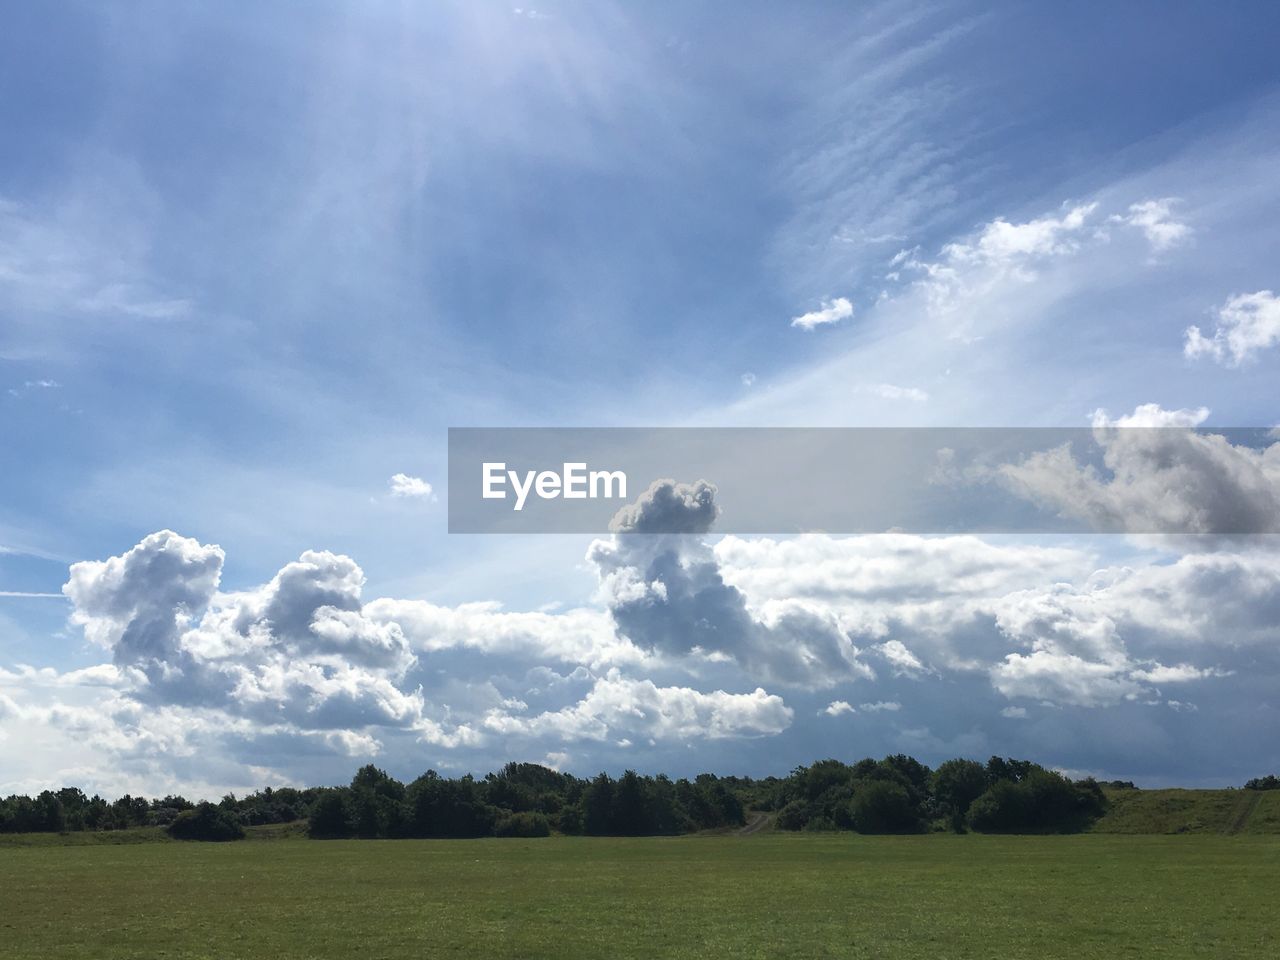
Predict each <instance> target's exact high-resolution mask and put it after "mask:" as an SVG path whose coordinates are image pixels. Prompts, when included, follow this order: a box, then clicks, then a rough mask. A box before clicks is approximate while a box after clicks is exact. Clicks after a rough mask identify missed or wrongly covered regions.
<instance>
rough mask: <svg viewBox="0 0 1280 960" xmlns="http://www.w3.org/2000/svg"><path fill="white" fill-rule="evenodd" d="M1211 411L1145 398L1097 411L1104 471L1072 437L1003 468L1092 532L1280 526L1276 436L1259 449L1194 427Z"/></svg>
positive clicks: (1008, 478)
mask: <svg viewBox="0 0 1280 960" xmlns="http://www.w3.org/2000/svg"><path fill="white" fill-rule="evenodd" d="M1208 414H1209V411H1208V410H1207V409H1204V408H1200V409H1197V410H1163V409H1161V408H1160V407H1159V406H1158V405H1156V404H1145V405H1143V406H1140V407H1138V408H1137V409H1136V410H1135V411H1134V412H1133V413H1132V414H1131V415H1129V416H1122V417H1119V418H1116V419H1114V420H1113V419H1111V418H1109V417H1108V416H1107V415H1106V413H1105V411H1101V410H1099V411H1097V413H1095V414H1094V420H1093V430H1094V439H1095V441H1096V442H1097V444H1098V446H1099V447H1101V449H1102V463H1103V466H1104V467H1105V471H1100V470H1098V469H1097V468H1096V467H1095V466H1094V465H1093V464H1090V463H1080V462H1079V461H1078V460H1077V459H1076V456H1075V454H1074V453H1073V452H1072V450H1071V448H1070V445H1069V444H1067V445H1063V446H1061V447H1057V448H1054V449H1052V450H1048V451H1044V452H1040V453H1036V454H1032V455H1031V456H1029V457H1027V458H1025V459H1024V460H1023V461H1022V462H1020V463H1016V464H1006V465H1004V466H1002V467H1001V468H1000V469H999V471H998V473H999V476H1000V477H1001V478H1002V479H1003V481H1004V483H1005V485H1006V486H1007V487H1008V488H1009V489H1010V490H1011V491H1013V492H1014V493H1015V494H1017V495H1018V496H1020V497H1023V498H1025V499H1027V500H1030V501H1032V502H1034V503H1037V504H1039V505H1041V506H1044V507H1047V508H1049V509H1052V510H1056V511H1058V513H1059V514H1060V515H1062V516H1067V517H1072V518H1076V519H1080V520H1084V521H1085V522H1087V523H1088V524H1089V525H1090V527H1091V528H1093V529H1095V530H1101V531H1112V532H1131V533H1171V534H1256V533H1275V532H1280V443H1272V444H1269V445H1268V446H1266V447H1263V448H1261V449H1256V448H1253V447H1248V446H1244V445H1241V444H1233V443H1231V442H1230V440H1229V439H1228V438H1227V437H1224V436H1222V435H1218V434H1211V433H1204V432H1197V431H1195V430H1193V429H1191V428H1192V427H1195V426H1197V425H1198V424H1200V423H1202V422H1203V421H1204V420H1205V418H1206V417H1207V416H1208ZM1169 428H1173V429H1169Z"/></svg>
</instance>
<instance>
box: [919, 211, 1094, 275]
mask: <svg viewBox="0 0 1280 960" xmlns="http://www.w3.org/2000/svg"><path fill="white" fill-rule="evenodd" d="M1097 208H1098V204H1097V203H1083V204H1078V205H1076V206H1074V207H1068V208H1067V209H1065V210H1064V212H1063V213H1062V214H1061V215H1060V216H1056V217H1055V216H1046V217H1039V218H1037V219H1035V220H1028V221H1026V222H1025V223H1010V222H1009V221H1007V220H1005V219H1004V218H1003V217H997V218H996V219H995V220H992V221H991V222H990V223H988V224H987V225H986V226H984V227H983V228H982V229H981V230H980V231H978V233H977V234H976V235H975V236H973V237H972V238H970V239H969V240H967V241H962V242H959V243H949V244H947V245H946V246H945V247H943V248H942V260H943V262H945V263H948V264H952V265H958V264H980V263H983V264H1003V265H1020V264H1025V263H1028V262H1031V261H1034V260H1037V259H1041V258H1045V257H1051V256H1060V255H1062V254H1065V253H1074V252H1075V251H1076V250H1078V249H1079V248H1080V239H1081V235H1082V231H1083V230H1084V228H1085V226H1086V224H1088V222H1089V219H1090V217H1092V215H1093V213H1094V211H1096V210H1097Z"/></svg>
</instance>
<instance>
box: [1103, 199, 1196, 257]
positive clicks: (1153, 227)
mask: <svg viewBox="0 0 1280 960" xmlns="http://www.w3.org/2000/svg"><path fill="white" fill-rule="evenodd" d="M1177 203H1178V199H1177V198H1176V197H1164V198H1163V199H1159V200H1144V201H1142V202H1141V203H1134V204H1131V205H1130V206H1129V212H1128V213H1127V214H1117V215H1116V216H1113V217H1112V218H1111V220H1112V221H1113V222H1116V223H1123V224H1127V225H1128V226H1131V227H1137V228H1138V229H1139V230H1141V231H1142V233H1143V235H1144V236H1145V237H1146V238H1147V242H1148V243H1150V244H1151V250H1152V252H1153V253H1163V252H1164V251H1166V250H1169V249H1171V248H1173V247H1175V246H1177V245H1178V244H1180V243H1183V242H1185V241H1186V240H1187V239H1188V238H1190V236H1191V233H1192V230H1191V227H1190V226H1189V225H1187V224H1185V223H1183V222H1181V221H1180V220H1177V219H1175V218H1174V216H1173V208H1174V206H1175V205H1176V204H1177Z"/></svg>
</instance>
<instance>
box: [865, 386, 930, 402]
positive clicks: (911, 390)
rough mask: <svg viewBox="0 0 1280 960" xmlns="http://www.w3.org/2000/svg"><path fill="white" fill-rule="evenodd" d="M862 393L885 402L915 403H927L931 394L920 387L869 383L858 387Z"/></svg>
mask: <svg viewBox="0 0 1280 960" xmlns="http://www.w3.org/2000/svg"><path fill="white" fill-rule="evenodd" d="M858 390H859V391H861V392H862V393H869V394H873V395H875V396H877V397H883V398H884V399H885V400H910V401H912V402H913V403H926V402H927V401H928V399H929V394H928V393H927V392H925V391H924V390H921V389H920V388H919V387H899V386H897V385H896V384H892V383H868V384H863V385H861V386H860V387H858Z"/></svg>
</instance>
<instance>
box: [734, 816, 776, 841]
mask: <svg viewBox="0 0 1280 960" xmlns="http://www.w3.org/2000/svg"><path fill="white" fill-rule="evenodd" d="M772 822H773V817H772V816H771V815H770V814H767V813H759V812H757V813H753V814H750V815H749V816H748V817H747V824H746V826H744V827H743V828H742V829H741V830H739V831H738V836H740V837H749V836H751V834H753V833H759V832H760V831H761V830H763V829H764V828H765V827H767V826H768V825H769V824H770V823H772Z"/></svg>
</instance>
